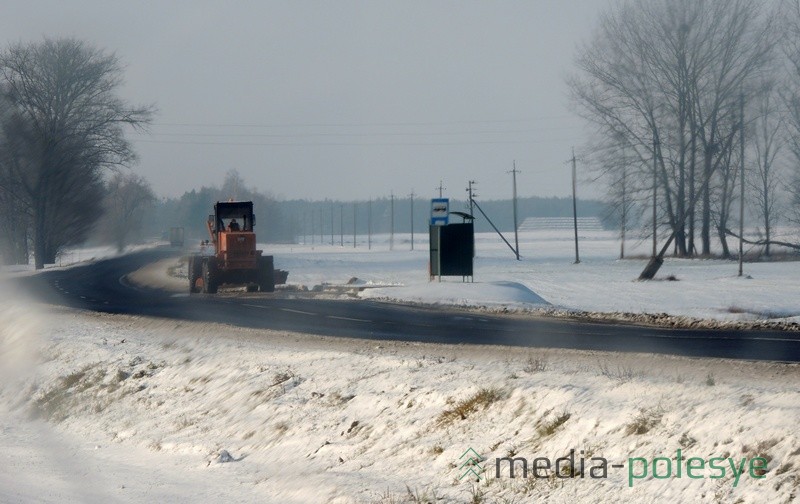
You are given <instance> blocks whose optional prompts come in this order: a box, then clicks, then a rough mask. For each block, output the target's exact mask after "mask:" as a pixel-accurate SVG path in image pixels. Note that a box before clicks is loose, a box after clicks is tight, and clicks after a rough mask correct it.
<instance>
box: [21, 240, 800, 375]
mask: <svg viewBox="0 0 800 504" xmlns="http://www.w3.org/2000/svg"><path fill="white" fill-rule="evenodd" d="M174 254H175V252H174V251H171V250H167V249H154V250H148V251H145V252H140V253H136V254H131V255H127V256H123V257H119V258H114V259H108V260H104V261H100V262H97V263H94V264H90V265H87V266H78V267H73V268H69V269H62V270H52V271H47V272H44V273H42V274H39V275H33V276H30V277H24V278H20V279H18V281H19V282H20V283H21V287H22V288H24V289H27V290H30V291H31V292H32V293H33V294H34V295H35V296H37V297H38V298H40V299H41V300H43V301H45V302H48V303H52V304H57V305H65V306H70V307H74V308H79V309H84V310H93V311H101V312H107V313H123V314H129V315H145V316H150V317H163V318H170V319H179V320H191V321H210V322H219V323H225V324H232V325H237V326H243V327H252V328H265V329H278V330H288V331H299V332H305V333H311V334H319V335H325V336H345V337H351V338H363V339H371V340H403V341H415V342H416V341H421V342H430V343H449V344H467V345H508V346H513V347H548V348H571V349H580V350H604V351H623V352H653V353H663V354H676V355H686V356H696V357H723V358H733V359H751V360H776V361H792V362H798V361H800V334H799V333H794V332H782V331H733V330H699V329H698V330H694V329H693V330H686V329H664V328H654V327H642V326H633V325H619V324H600V323H587V322H582V321H572V320H564V319H547V318H538V317H522V316H497V315H487V314H481V313H472V312H465V311H458V310H447V309H442V308H420V307H411V306H405V305H401V304H391V303H379V302H372V301H363V300H330V299H315V298H291V297H290V296H287V295H286V294H281V293H274V294H257V295H250V294H248V295H244V294H242V295H235V294H234V295H216V296H215V295H204V294H193V295H191V296H189V295H188V288H187V294H175V293H169V292H165V291H160V290H154V289H142V288H137V287H134V286H132V285H130V284H129V283H128V282H126V281H125V275H126V274H128V273H130V272H133V271H135V270H137V269H139V268H141V267H142V266H145V265H147V264H149V263H151V262H153V261H157V260H160V259H164V258H167V257H170V256H172V255H174Z"/></svg>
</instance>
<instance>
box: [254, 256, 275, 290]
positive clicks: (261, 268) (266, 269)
mask: <svg viewBox="0 0 800 504" xmlns="http://www.w3.org/2000/svg"><path fill="white" fill-rule="evenodd" d="M258 288H259V290H260V291H261V292H274V291H275V266H274V264H273V262H272V256H266V257H262V258H261V260H260V261H259V263H258Z"/></svg>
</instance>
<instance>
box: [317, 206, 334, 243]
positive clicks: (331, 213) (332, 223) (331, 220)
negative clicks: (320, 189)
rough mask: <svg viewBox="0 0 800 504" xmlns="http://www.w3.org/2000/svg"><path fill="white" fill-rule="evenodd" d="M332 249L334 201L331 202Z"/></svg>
mask: <svg viewBox="0 0 800 504" xmlns="http://www.w3.org/2000/svg"><path fill="white" fill-rule="evenodd" d="M320 243H322V242H321V241H320ZM331 247H333V201H331Z"/></svg>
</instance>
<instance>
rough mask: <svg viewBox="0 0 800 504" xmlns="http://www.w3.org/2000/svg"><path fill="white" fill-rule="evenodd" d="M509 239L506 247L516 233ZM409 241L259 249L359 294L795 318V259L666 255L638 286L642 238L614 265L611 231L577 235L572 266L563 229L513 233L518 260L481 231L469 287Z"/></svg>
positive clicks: (724, 317)
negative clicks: (433, 270)
mask: <svg viewBox="0 0 800 504" xmlns="http://www.w3.org/2000/svg"><path fill="white" fill-rule="evenodd" d="M785 233H788V231H785ZM506 236H507V238H509V239H510V240H511V241H512V243H513V235H510V236H509V235H506ZM337 238H338V237H337ZM362 238H364V237H362ZM409 238H410V236H408V235H401V236H399V237H395V246H394V250H389V247H388V239H387V237H386V236H385V235H380V236H378V237H376V238H375V245H374V248H373V249H372V250H368V249H367V244H366V243H365V242H361V241H359V242H358V247H357V248H353V247H352V237H351V241H350V244H349V246H347V245H346V246H345V247H340V246H338V242H337V245H334V246H331V245H330V244H329V242H328V244H326V245H322V246H320V245H315V246H313V247H312V246H311V245H310V240H307V243H308V244H307V245H306V246H302V245H301V246H274V245H263V248H264V249H265V250H267V251H269V252H270V253H274V254H275V256H276V257H275V263H276V265H277V266H278V267H280V268H282V269H286V270H289V271H290V275H289V282H290V283H297V284H303V285H307V286H313V285H317V284H321V283H324V282H329V283H334V284H337V283H339V284H342V283H346V282H347V281H348V280H350V279H351V278H353V277H357V278H359V279H360V280H362V281H363V282H364V283H365V284H366V286H367V287H370V288H368V289H365V290H364V291H363V292H362V294H361V296H362V297H365V298H367V297H368V298H382V299H391V300H396V301H409V302H421V303H443V304H456V305H462V306H469V307H486V308H490V309H506V308H508V309H515V310H522V311H524V310H531V311H537V310H538V311H544V312H554V311H556V312H557V311H559V310H566V311H572V312H575V311H577V312H602V313H618V314H621V313H627V314H644V313H649V314H661V313H665V314H668V315H672V316H676V317H688V318H691V319H708V320H714V321H718V322H720V321H721V322H729V323H741V322H752V321H772V322H774V323H781V322H784V323H785V322H790V323H791V322H800V289H798V288H797V282H798V278H800V261H794V262H771V263H766V262H757V263H746V264H745V268H744V272H745V275H744V276H743V277H739V276H738V265H737V263H736V262H735V261H724V260H713V259H709V260H687V259H673V258H669V257H668V258H666V260H665V263H664V265H663V266H662V268H661V270H660V272H659V275H658V276H657V277H656V278H657V279H656V281H652V282H638V281H636V279H637V278H638V276H639V274H640V273H641V271H642V269H643V268H644V266H645V264H646V262H647V260H646V256H647V254H648V253H649V251H650V248H649V247H650V244H649V242H636V241H629V242H628V243H626V251H627V253H628V254H634V255H637V256H639V257H642V258H641V259H626V260H622V261H620V260H618V259H617V257H618V256H619V240H618V239H617V238H616V236H615V233H613V232H608V231H592V232H583V233H580V241H579V253H580V261H581V262H580V263H579V264H574V261H575V255H574V253H575V252H574V242H573V236H572V233H571V232H570V231H569V230H567V231H544V232H527V233H521V234H520V237H519V240H520V254H521V256H522V258H521V260H520V261H516V260H515V258H514V255H513V254H512V252H511V251H510V250H509V249H508V248H507V247H506V245H505V244H504V243H503V242H502V241H500V238H499V237H498V236H497V235H496V234H494V233H485V234H478V235H477V236H476V258H475V262H474V272H475V277H474V280H475V283H473V284H463V283H462V282H461V278H460V277H456V278H454V277H449V278H448V277H445V278H444V279H443V282H441V283H439V282H438V281H436V282H429V278H428V252H427V248H428V244H427V235H424V234H423V235H417V236H416V237H415V250H414V251H413V252H411V251H410V239H409ZM317 240H319V237H317ZM731 246H735V242H731ZM748 250H750V247H748V248H747V249H746V250H745V251H746V252H748ZM668 278H673V279H675V280H677V281H668V280H667V279H668ZM381 286H386V287H381ZM628 318H630V319H633V320H639V319H638V318H636V317H632V316H629V317H628Z"/></svg>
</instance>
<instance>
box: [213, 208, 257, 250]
mask: <svg viewBox="0 0 800 504" xmlns="http://www.w3.org/2000/svg"><path fill="white" fill-rule="evenodd" d="M255 224H256V216H255V215H254V214H253V202H252V201H229V202H221V201H220V202H217V203H216V204H215V205H214V214H212V215H209V216H208V226H209V229H210V230H211V231H212V232H213V233H214V234H215V235H216V234H217V233H218V232H219V231H227V232H236V231H239V232H248V233H252V232H253V226H255ZM217 238H218V236H217ZM215 241H216V240H215Z"/></svg>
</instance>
